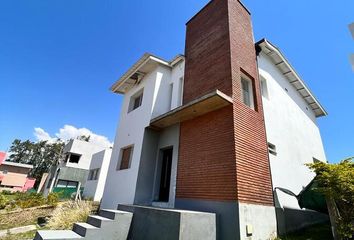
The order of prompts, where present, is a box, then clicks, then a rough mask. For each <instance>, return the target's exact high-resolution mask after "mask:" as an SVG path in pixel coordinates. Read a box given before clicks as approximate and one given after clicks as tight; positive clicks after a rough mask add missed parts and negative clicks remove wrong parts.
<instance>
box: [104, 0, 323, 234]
mask: <svg viewBox="0 0 354 240" xmlns="http://www.w3.org/2000/svg"><path fill="white" fill-rule="evenodd" d="M253 39H254V38H253V30H252V23H251V18H250V13H249V11H248V10H247V9H246V8H245V7H244V6H243V5H242V4H241V3H240V2H239V1H234V0H213V1H211V2H210V3H209V4H207V5H206V6H205V7H204V8H203V9H202V10H201V11H200V12H198V13H197V14H196V15H195V16H194V17H193V18H192V19H191V20H190V21H188V22H187V33H186V47H185V56H186V57H184V56H182V55H178V56H177V57H175V58H174V59H173V60H172V61H166V60H164V59H161V58H158V57H156V56H153V55H151V54H145V55H144V56H143V57H142V58H141V59H139V60H138V61H137V62H136V63H135V64H134V65H133V66H132V67H131V68H130V69H129V70H128V71H127V72H126V73H125V74H124V75H123V76H122V77H121V78H120V79H119V80H118V81H117V82H116V83H115V84H114V85H113V86H112V88H111V90H112V91H113V92H115V93H119V94H123V95H124V99H123V104H122V108H121V115H120V119H119V126H118V129H117V133H116V138H115V142H114V147H113V151H112V157H111V161H110V165H109V169H108V175H107V180H106V185H105V189H104V193H103V198H102V203H101V206H102V207H103V208H116V207H117V204H137V205H148V206H158V207H164V208H179V209H187V210H196V211H205V212H214V213H217V238H218V239H246V238H247V237H252V239H269V238H270V237H271V236H274V234H275V233H276V232H277V231H279V232H282V233H283V232H286V231H292V230H294V229H296V228H301V227H303V226H304V225H306V224H309V223H311V222H315V221H316V220H317V215H316V214H315V213H314V212H312V211H306V210H301V209H300V208H299V206H298V204H297V202H296V199H295V198H291V197H288V196H285V195H284V194H282V193H278V192H276V191H274V189H275V188H276V187H283V188H287V189H289V190H291V191H293V192H295V193H296V194H298V193H299V192H300V191H301V190H302V188H303V187H304V186H306V185H307V184H308V183H309V182H310V181H311V179H312V178H313V176H314V174H313V173H311V172H310V170H309V169H307V168H306V167H305V166H304V163H310V162H313V161H317V160H319V161H326V157H325V153H324V149H323V145H322V140H321V136H320V132H319V129H318V126H317V123H316V121H317V118H318V117H321V116H325V115H326V111H325V110H324V109H323V107H322V106H321V104H320V103H319V101H318V100H317V99H316V98H315V97H314V95H313V94H312V93H311V91H310V90H309V88H308V87H307V86H306V85H305V83H304V81H303V80H302V79H301V78H300V77H299V75H298V74H297V73H296V72H295V70H294V68H293V67H292V66H291V65H290V63H289V62H288V61H287V60H286V59H285V57H284V56H283V55H282V53H281V52H280V50H279V49H277V48H276V47H275V46H274V45H272V44H271V43H270V42H269V41H267V40H262V41H260V42H258V43H256V44H255V43H254V41H253ZM318 216H319V215H318ZM277 228H278V229H277ZM247 239H248V238H247Z"/></svg>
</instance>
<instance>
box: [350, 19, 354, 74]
mask: <svg viewBox="0 0 354 240" xmlns="http://www.w3.org/2000/svg"><path fill="white" fill-rule="evenodd" d="M349 30H350V33H351V34H352V37H353V39H354V23H352V24H350V25H349ZM350 63H351V64H352V68H353V70H354V54H351V55H350Z"/></svg>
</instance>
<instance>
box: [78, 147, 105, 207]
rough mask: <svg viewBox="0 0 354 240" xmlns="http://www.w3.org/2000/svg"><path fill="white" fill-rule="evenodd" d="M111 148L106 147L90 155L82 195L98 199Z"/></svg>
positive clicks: (100, 196) (102, 187) (101, 193)
mask: <svg viewBox="0 0 354 240" xmlns="http://www.w3.org/2000/svg"><path fill="white" fill-rule="evenodd" d="M111 154H112V150H111V149H106V150H102V151H100V152H98V153H95V154H93V155H92V160H91V165H90V171H89V175H88V178H87V181H86V184H85V188H84V193H83V196H84V197H85V198H92V199H93V200H94V201H100V200H101V198H102V195H103V190H104V185H105V183H106V178H107V172H108V166H109V161H110V159H111Z"/></svg>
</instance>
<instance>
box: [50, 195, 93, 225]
mask: <svg viewBox="0 0 354 240" xmlns="http://www.w3.org/2000/svg"><path fill="white" fill-rule="evenodd" d="M92 210H93V205H92V202H89V201H81V202H74V201H70V202H66V203H63V204H62V205H61V206H58V207H57V208H56V209H55V210H54V211H53V214H52V217H51V218H50V219H49V222H48V225H47V227H49V228H50V229H60V230H65V229H72V227H73V225H74V223H76V222H85V221H86V220H87V217H88V216H89V215H90V214H91V211H92Z"/></svg>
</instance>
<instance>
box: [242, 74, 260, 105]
mask: <svg viewBox="0 0 354 240" xmlns="http://www.w3.org/2000/svg"><path fill="white" fill-rule="evenodd" d="M244 82H246V83H247V87H248V101H249V105H248V104H247V103H246V102H245V94H244V93H245V91H244V88H243V83H244ZM240 85H241V96H242V103H243V104H245V105H246V106H247V107H249V108H251V109H252V110H256V109H255V96H254V89H253V87H254V84H253V81H252V79H251V78H250V77H249V76H247V75H246V74H245V73H243V72H241V78H240Z"/></svg>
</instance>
